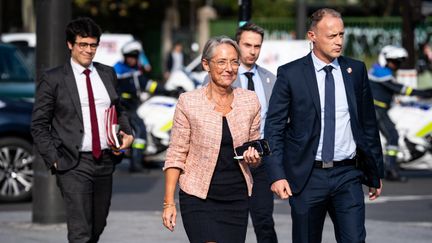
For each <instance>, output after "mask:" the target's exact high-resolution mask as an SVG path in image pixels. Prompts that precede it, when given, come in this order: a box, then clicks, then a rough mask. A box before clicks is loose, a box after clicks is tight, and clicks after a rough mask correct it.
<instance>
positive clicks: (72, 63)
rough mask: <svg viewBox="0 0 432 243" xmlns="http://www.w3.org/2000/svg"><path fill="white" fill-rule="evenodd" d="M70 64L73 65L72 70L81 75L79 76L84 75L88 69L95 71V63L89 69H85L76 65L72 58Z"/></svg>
mask: <svg viewBox="0 0 432 243" xmlns="http://www.w3.org/2000/svg"><path fill="white" fill-rule="evenodd" d="M70 63H71V66H72V69H73V70H74V71H75V72H76V73H79V74H82V73H83V72H84V70H86V69H90V72H93V69H94V66H93V62H92V63H90V65H89V66H88V67H87V68H85V67H83V66H81V65H80V64H78V63H76V62H75V61H74V60H73V59H72V58H71V59H70Z"/></svg>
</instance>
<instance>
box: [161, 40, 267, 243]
mask: <svg viewBox="0 0 432 243" xmlns="http://www.w3.org/2000/svg"><path fill="white" fill-rule="evenodd" d="M202 65H203V67H204V69H205V70H206V71H208V72H209V78H210V82H209V84H208V85H207V86H204V87H202V88H200V89H197V90H194V91H191V92H187V93H184V94H182V95H181V96H180V98H179V101H178V103H177V107H176V111H175V114H174V124H173V128H172V133H171V143H170V146H169V148H168V152H167V156H166V161H165V166H164V171H165V176H166V183H165V198H164V212H163V216H162V219H163V224H164V225H165V226H166V227H167V228H168V229H169V230H171V231H172V230H174V226H175V222H176V213H177V211H176V207H175V201H174V194H175V189H176V185H177V182H178V183H179V186H180V208H181V213H182V219H183V224H184V226H185V230H186V233H187V235H188V237H189V240H190V241H191V242H200V243H202V242H236V243H238V242H244V240H245V236H246V228H247V220H248V218H247V217H248V197H249V196H250V195H251V192H252V184H253V181H252V176H251V173H250V171H249V166H256V165H258V163H260V161H261V158H260V157H259V155H258V153H257V151H256V150H255V149H253V148H251V147H250V148H249V149H248V150H247V151H246V152H245V153H244V159H243V160H235V159H234V158H233V157H234V148H235V147H237V146H240V145H242V144H243V143H244V142H247V141H250V140H255V139H259V138H260V133H259V128H260V104H259V101H258V98H257V96H256V95H255V93H254V92H253V91H249V90H245V89H241V88H233V87H232V86H231V84H232V83H233V82H234V81H235V79H236V78H237V70H238V67H239V66H240V63H239V49H238V46H237V44H236V43H235V42H234V41H233V40H231V39H230V38H228V37H216V38H213V39H211V40H209V41H208V42H207V44H206V45H205V47H204V51H203V59H202ZM215 212H216V214H215Z"/></svg>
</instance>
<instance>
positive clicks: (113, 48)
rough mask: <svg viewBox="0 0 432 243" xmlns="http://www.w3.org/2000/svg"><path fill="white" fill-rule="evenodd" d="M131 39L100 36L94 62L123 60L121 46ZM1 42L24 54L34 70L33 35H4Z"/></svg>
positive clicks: (106, 63)
mask: <svg viewBox="0 0 432 243" xmlns="http://www.w3.org/2000/svg"><path fill="white" fill-rule="evenodd" d="M133 39H134V38H133V36H132V35H131V34H107V33H105V34H102V36H101V38H100V42H99V47H98V50H97V52H96V56H95V58H94V61H95V62H100V63H103V64H105V65H109V66H113V65H114V64H115V63H116V62H117V61H118V60H120V59H122V58H123V55H122V53H121V48H122V46H123V45H124V44H125V43H127V42H129V41H132V40H133ZM1 41H2V42H5V43H10V44H13V45H14V46H16V47H17V48H18V49H19V50H20V51H21V52H22V53H23V54H24V57H25V60H26V61H27V62H28V64H29V65H30V67H31V68H32V69H31V70H32V71H34V70H35V60H36V59H35V48H36V44H37V43H36V34H35V33H4V34H2V35H1ZM65 45H66V44H65Z"/></svg>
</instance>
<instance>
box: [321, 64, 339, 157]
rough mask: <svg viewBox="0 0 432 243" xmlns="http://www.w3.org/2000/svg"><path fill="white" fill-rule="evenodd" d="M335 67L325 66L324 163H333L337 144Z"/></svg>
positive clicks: (322, 155)
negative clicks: (333, 70)
mask: <svg viewBox="0 0 432 243" xmlns="http://www.w3.org/2000/svg"><path fill="white" fill-rule="evenodd" d="M332 69H333V67H332V66H331V65H328V66H325V67H324V68H323V70H324V71H325V72H326V76H325V91H324V92H325V97H324V102H325V103H324V135H323V146H322V154H321V159H322V161H324V163H327V162H331V161H333V157H334V143H335V124H336V121H335V119H336V115H335V113H336V112H335V83H334V78H333V74H332Z"/></svg>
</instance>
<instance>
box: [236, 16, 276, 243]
mask: <svg viewBox="0 0 432 243" xmlns="http://www.w3.org/2000/svg"><path fill="white" fill-rule="evenodd" d="M263 39H264V30H263V29H262V28H261V27H259V26H257V25H256V24H253V23H247V24H245V25H243V26H242V27H240V28H239V29H238V30H237V33H236V41H237V44H238V45H239V47H240V52H241V56H240V62H241V65H240V67H239V70H238V77H237V80H236V81H234V84H233V86H236V87H242V88H245V89H249V90H254V91H255V93H256V94H257V96H258V100H259V102H260V104H261V128H260V132H261V138H263V137H264V124H265V119H266V115H267V107H268V103H269V100H270V96H271V93H272V89H273V86H274V84H275V80H276V77H275V76H274V74H272V73H271V72H270V71H268V70H267V69H265V68H262V67H260V66H258V65H257V64H256V61H257V60H258V57H259V54H260V51H261V45H262V42H263ZM251 172H252V177H253V180H254V184H253V189H252V197H251V198H250V204H249V205H250V208H249V210H250V214H251V218H252V223H253V225H254V229H255V234H256V237H257V242H258V243H277V236H276V231H275V229H274V220H273V206H274V205H273V193H272V191H270V186H269V183H270V181H269V179H268V176H267V172H266V170H265V167H264V166H262V164H261V165H260V166H258V167H257V168H251Z"/></svg>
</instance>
